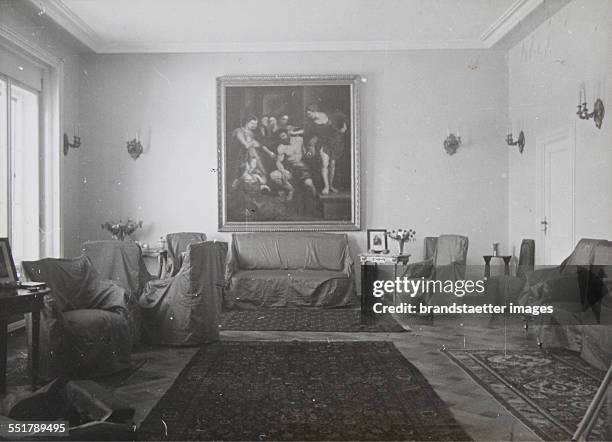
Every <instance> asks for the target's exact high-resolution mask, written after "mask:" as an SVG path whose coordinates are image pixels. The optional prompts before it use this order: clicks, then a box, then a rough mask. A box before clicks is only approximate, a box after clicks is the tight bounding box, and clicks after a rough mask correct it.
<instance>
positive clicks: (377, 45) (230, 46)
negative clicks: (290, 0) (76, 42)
mask: <svg viewBox="0 0 612 442" xmlns="http://www.w3.org/2000/svg"><path fill="white" fill-rule="evenodd" d="M424 49H425V50H427V49H430V50H435V49H485V47H484V45H483V43H482V42H481V41H479V40H410V41H397V40H393V41H296V42H289V41H283V42H277V41H274V42H257V43H245V42H235V43H231V42H228V43H202V42H176V43H155V44H146V45H126V44H124V43H121V44H117V45H113V44H105V45H101V46H100V47H99V48H98V50H97V51H96V52H99V53H105V54H119V53H197V52H212V53H221V52H234V53H235V52H333V51H343V52H356V51H363V52H368V51H409V50H424Z"/></svg>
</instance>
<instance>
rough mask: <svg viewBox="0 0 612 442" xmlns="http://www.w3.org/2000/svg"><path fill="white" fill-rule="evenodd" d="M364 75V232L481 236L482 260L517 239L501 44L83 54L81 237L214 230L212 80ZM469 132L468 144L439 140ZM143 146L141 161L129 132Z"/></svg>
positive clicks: (355, 236) (473, 255)
mask: <svg viewBox="0 0 612 442" xmlns="http://www.w3.org/2000/svg"><path fill="white" fill-rule="evenodd" d="M331 73H355V74H361V75H362V76H363V77H364V80H365V82H364V83H363V88H362V102H361V105H362V113H363V118H362V122H361V136H362V152H361V164H362V206H363V215H362V218H363V231H362V232H357V233H352V234H351V238H352V242H353V244H352V247H353V252H354V253H357V252H358V251H361V250H363V249H364V248H365V242H366V235H365V230H366V229H367V228H389V229H391V228H400V227H405V228H409V227H412V228H415V229H416V231H417V232H418V240H417V242H416V243H414V244H411V245H410V246H409V247H410V249H409V250H410V252H412V253H413V254H414V255H416V256H417V257H419V258H420V257H421V255H422V239H423V237H424V236H428V235H438V234H441V233H460V234H464V235H467V236H469V238H470V257H469V259H470V261H471V262H473V263H478V264H480V263H481V261H482V258H481V255H482V253H483V252H488V251H489V250H490V248H491V243H492V242H494V241H500V242H502V246H503V244H504V243H505V241H506V239H507V232H508V223H507V218H508V217H507V210H508V199H507V198H508V155H507V147H505V144H504V140H503V137H504V133H505V132H504V130H505V124H506V121H507V118H508V115H507V110H508V101H507V97H508V86H507V60H506V55H505V53H504V52H497V51H486V52H484V51H417V52H414V51H413V52H388V53H385V52H382V53H381V52H379V53H366V52H364V53H355V52H347V53H302V54H283V53H276V54H257V53H251V54H176V55H172V54H171V55H158V54H155V55H92V56H87V57H84V59H83V75H82V76H81V89H80V110H81V121H82V137H83V140H84V146H83V148H82V152H81V156H80V159H81V160H82V164H81V168H80V173H81V177H80V179H81V181H83V182H84V183H85V184H83V186H82V187H81V198H80V201H81V210H82V216H81V218H80V237H81V238H82V239H85V238H86V239H96V238H107V237H108V236H109V235H108V233H107V232H104V231H102V230H101V229H100V224H101V223H102V222H103V221H105V220H108V219H117V218H123V219H125V218H126V217H128V216H130V217H132V218H134V219H142V220H143V221H144V229H143V230H142V231H140V232H139V233H138V234H136V235H134V237H135V238H136V239H141V240H144V241H148V242H150V243H155V242H156V241H157V239H158V238H159V236H160V235H163V234H165V233H167V232H172V231H181V230H196V231H204V232H206V233H207V234H208V235H209V237H211V238H218V239H222V238H227V237H228V235H225V234H221V233H217V175H216V172H215V171H214V170H215V169H216V168H217V153H216V151H217V135H216V133H217V114H216V112H217V111H216V89H215V88H216V84H215V78H216V77H217V76H221V75H231V74H234V75H237V74H243V75H246V74H331ZM457 125H459V126H460V130H461V135H462V137H463V138H464V146H463V147H462V148H461V149H460V150H459V152H458V153H457V154H456V155H454V156H452V157H451V156H448V155H447V154H446V153H445V152H444V149H443V147H442V141H443V140H444V138H445V136H446V128H447V127H448V126H450V127H451V128H452V129H453V130H454V129H455V128H456V127H457ZM136 130H140V134H141V139H142V140H143V141H144V144H145V153H144V154H143V155H142V156H141V157H140V158H139V159H138V160H136V161H134V160H132V159H131V158H130V157H129V156H128V154H127V152H126V146H125V139H126V131H129V132H130V134H134V133H135V131H136Z"/></svg>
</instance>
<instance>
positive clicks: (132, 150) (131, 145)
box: [126, 134, 143, 160]
mask: <svg viewBox="0 0 612 442" xmlns="http://www.w3.org/2000/svg"><path fill="white" fill-rule="evenodd" d="M126 147H127V151H128V153H129V154H130V156H131V157H132V159H134V160H136V159H137V158H138V157H139V156H140V155H142V152H143V148H142V143H141V142H140V135H139V134H136V138H132V139H131V140H130V139H129V137H128V140H127V142H126Z"/></svg>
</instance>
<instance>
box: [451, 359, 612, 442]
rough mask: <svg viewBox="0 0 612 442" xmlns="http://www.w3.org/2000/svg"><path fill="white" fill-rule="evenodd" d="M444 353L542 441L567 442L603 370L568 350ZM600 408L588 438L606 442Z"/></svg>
mask: <svg viewBox="0 0 612 442" xmlns="http://www.w3.org/2000/svg"><path fill="white" fill-rule="evenodd" d="M445 353H446V354H447V355H448V356H449V357H450V358H451V359H452V360H454V361H455V362H456V363H457V364H458V365H459V366H460V367H461V368H463V369H464V370H465V371H466V372H467V373H468V374H469V375H470V376H472V378H474V380H475V381H476V382H478V383H479V384H480V385H482V386H483V387H484V388H485V389H486V390H488V391H489V392H490V393H491V394H492V395H493V396H494V397H495V398H496V399H497V400H498V401H499V402H500V403H501V404H502V405H504V407H506V408H507V409H508V411H510V412H511V413H512V414H513V415H514V416H516V417H517V418H518V419H520V420H521V421H522V422H523V423H524V424H525V425H527V426H528V427H529V428H530V429H532V430H533V431H534V432H535V433H536V434H537V435H538V436H540V437H541V438H542V439H544V440H570V439H571V437H572V435H573V434H574V432H575V431H576V428H577V427H578V425H579V423H580V421H581V419H582V416H583V415H584V413H585V412H586V410H587V408H588V406H589V404H590V402H591V400H592V399H593V396H594V395H595V392H596V391H597V388H598V387H599V385H600V384H601V381H602V380H603V377H604V375H605V373H604V372H602V371H599V370H597V369H595V368H593V367H591V366H589V365H588V364H587V363H586V362H584V361H583V360H582V359H580V357H579V356H578V355H577V354H574V353H572V352H569V351H561V350H559V351H543V350H521V351H520V352H514V353H511V352H508V353H507V355H506V356H504V353H503V352H502V351H501V350H468V351H464V350H447V351H445ZM605 407H606V406H605V405H604V409H603V410H602V413H601V414H600V418H599V420H598V422H597V424H596V425H595V427H594V429H593V431H592V432H591V435H590V437H589V440H609V439H610V438H611V436H612V435H609V434H606V429H605V424H604V416H606V414H605V413H606V412H607V411H606V409H605Z"/></svg>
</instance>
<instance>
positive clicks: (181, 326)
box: [138, 241, 227, 345]
mask: <svg viewBox="0 0 612 442" xmlns="http://www.w3.org/2000/svg"><path fill="white" fill-rule="evenodd" d="M226 257H227V243H225V242H216V241H206V242H200V243H194V244H190V245H189V246H188V247H187V253H186V255H185V258H184V261H183V263H182V265H181V269H180V271H179V272H178V273H177V274H176V276H174V277H171V278H168V279H158V280H153V281H149V283H148V284H147V286H146V287H145V290H144V292H143V293H142V296H141V297H140V300H139V301H138V302H139V304H140V307H141V308H142V317H143V319H144V325H145V330H146V334H147V335H148V336H149V338H150V340H151V341H152V342H153V343H155V344H164V345H197V344H203V343H205V342H212V341H215V340H217V339H219V310H220V306H219V302H220V300H221V287H222V285H223V272H224V270H225V260H226Z"/></svg>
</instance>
